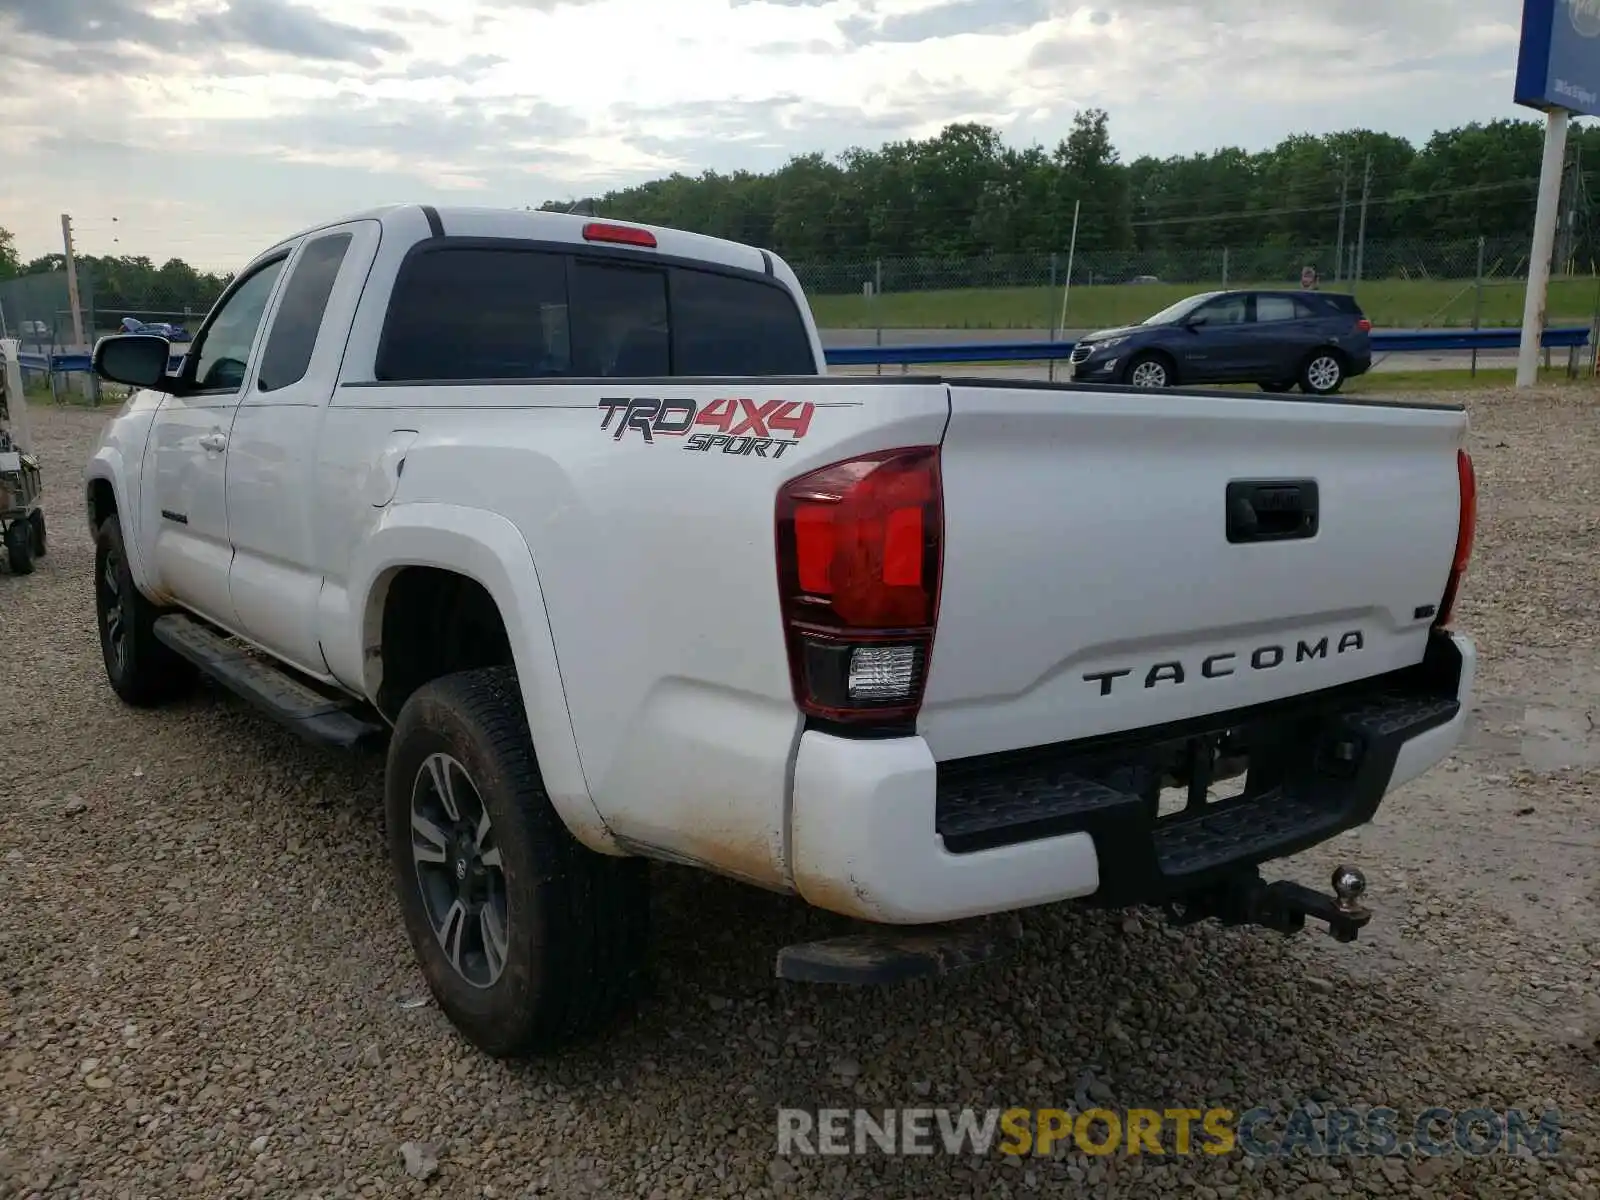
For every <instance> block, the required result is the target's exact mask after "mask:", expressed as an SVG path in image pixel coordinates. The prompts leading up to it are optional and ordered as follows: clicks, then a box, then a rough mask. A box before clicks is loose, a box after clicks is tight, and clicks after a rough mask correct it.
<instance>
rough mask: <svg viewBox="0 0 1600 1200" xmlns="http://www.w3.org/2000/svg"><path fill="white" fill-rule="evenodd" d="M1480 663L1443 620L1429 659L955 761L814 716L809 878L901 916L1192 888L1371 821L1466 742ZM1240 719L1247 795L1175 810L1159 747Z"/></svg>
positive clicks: (801, 855)
mask: <svg viewBox="0 0 1600 1200" xmlns="http://www.w3.org/2000/svg"><path fill="white" fill-rule="evenodd" d="M1475 665H1476V652H1475V649H1474V647H1473V644H1472V642H1471V641H1470V640H1469V639H1467V638H1465V637H1462V636H1460V635H1456V634H1452V635H1439V636H1437V637H1436V639H1435V641H1434V643H1433V645H1432V646H1431V647H1430V649H1429V652H1428V657H1427V660H1426V661H1425V662H1424V663H1423V664H1421V665H1419V666H1418V667H1414V668H1410V669H1408V670H1407V671H1404V672H1398V673H1396V674H1394V675H1392V676H1384V677H1380V678H1378V679H1374V680H1368V681H1365V683H1364V684H1362V685H1359V686H1356V687H1352V688H1344V689H1338V690H1336V691H1334V692H1329V693H1324V694H1319V695H1317V696H1313V697H1303V698H1300V699H1297V700H1295V701H1291V702H1285V703H1283V704H1280V705H1276V706H1272V707H1270V708H1266V709H1263V710H1261V711H1253V712H1247V713H1233V714H1221V715H1219V716H1218V717H1217V718H1215V719H1214V720H1212V721H1210V722H1200V723H1191V724H1190V725H1189V726H1187V727H1185V728H1182V729H1179V728H1176V727H1174V728H1170V729H1163V730H1159V731H1147V732H1146V733H1144V734H1141V735H1139V736H1137V737H1130V738H1127V739H1123V740H1122V741H1121V742H1120V743H1116V744H1112V743H1106V742H1100V743H1096V744H1086V743H1085V744H1074V743H1065V744H1062V745H1060V746H1051V747H1041V748H1039V749H1037V750H1030V751H1026V752H1021V753H1017V754H1009V755H990V756H985V757H984V758H981V759H969V760H964V761H961V762H953V763H936V762H935V761H934V759H933V756H932V754H931V753H930V751H929V749H928V746H927V744H926V743H925V742H924V741H923V740H922V739H921V738H919V737H910V738H890V739H883V740H856V739H849V738H840V737H835V736H832V735H829V734H824V733H820V732H817V731H815V730H807V731H806V732H805V733H804V734H803V735H802V737H801V742H800V749H799V753H798V756H797V758H796V762H795V773H794V806H793V812H792V824H791V835H792V855H793V857H792V861H793V863H794V875H795V885H796V888H797V890H798V891H799V893H800V895H801V896H802V897H803V898H804V899H805V900H806V901H808V902H809V903H811V904H813V905H816V906H817V907H819V908H825V909H829V910H832V911H834V912H839V913H843V914H845V915H847V916H853V917H858V918H861V919H864V920H870V921H878V922H884V923H889V924H922V923H931V922H939V921H951V920H958V919H962V918H966V917H974V916H980V915H983V914H986V913H995V912H1004V911H1009V910H1013V909H1019V908H1027V907H1031V906H1033V905H1038V904H1048V903H1052V902H1055V901H1059V900H1067V899H1074V898H1088V899H1090V900H1091V901H1092V902H1093V903H1098V904H1106V905H1119V906H1120V905H1128V904H1153V903H1159V902H1161V901H1163V900H1166V899H1169V898H1174V897H1177V896H1181V895H1184V894H1186V893H1189V892H1192V891H1196V890H1198V889H1201V888H1204V887H1206V886H1208V885H1209V884H1211V883H1214V882H1216V881H1217V880H1219V879H1222V878H1225V877H1226V876H1228V875H1229V874H1230V873H1231V872H1235V871H1238V870H1240V869H1242V868H1247V867H1252V866H1254V865H1256V864H1259V863H1262V862H1266V861H1269V860H1271V859H1275V858H1281V857H1284V856H1285V855H1289V854H1295V853H1298V852H1300V851H1301V850H1304V849H1306V848H1308V847H1310V846H1313V845H1316V844H1318V843H1319V842H1323V841H1326V840H1327V839H1328V838H1331V837H1334V836H1335V835H1337V834H1339V833H1342V832H1344V831H1345V830H1347V829H1351V828H1354V827H1355V826H1358V825H1361V824H1364V823H1366V822H1367V821H1370V820H1371V819H1372V817H1373V815H1374V814H1375V813H1376V811H1377V808H1378V805H1379V804H1380V803H1381V801H1382V799H1383V797H1384V795H1385V793H1387V792H1388V791H1389V790H1390V789H1392V788H1394V787H1398V786H1399V785H1401V784H1403V783H1406V782H1408V781H1409V780H1411V779H1414V778H1415V777H1416V776H1418V775H1420V774H1422V773H1423V772H1424V771H1426V770H1428V769H1429V768H1430V767H1432V766H1433V765H1434V764H1435V763H1437V762H1438V761H1439V760H1440V759H1442V758H1444V757H1445V756H1446V755H1448V754H1449V753H1450V751H1451V750H1452V749H1453V748H1454V747H1455V746H1456V744H1457V743H1458V742H1459V741H1460V739H1461V736H1462V733H1463V731H1464V729H1465V726H1466V720H1467V712H1468V708H1469V702H1470V698H1471V694H1472V684H1473V675H1474V669H1475ZM1224 728H1227V729H1232V730H1234V731H1235V732H1236V734H1237V735H1238V736H1241V737H1243V738H1244V739H1245V741H1246V744H1248V746H1249V747H1250V774H1249V776H1248V777H1247V783H1246V788H1245V791H1244V792H1243V794H1242V795H1240V796H1239V797H1237V798H1236V799H1232V800H1228V801H1222V802H1218V803H1215V804H1205V805H1203V806H1197V807H1195V808H1193V809H1190V810H1186V811H1184V812H1181V813H1178V814H1175V815H1172V816H1164V817H1158V816H1157V815H1156V810H1155V807H1154V805H1153V804H1152V802H1151V798H1152V795H1153V792H1152V786H1151V785H1152V777H1151V775H1150V774H1149V769H1148V767H1147V765H1146V764H1147V763H1148V762H1149V761H1151V756H1152V755H1153V754H1156V753H1158V752H1161V751H1163V750H1164V749H1170V748H1171V747H1172V746H1173V745H1174V744H1178V743H1183V744H1187V743H1189V742H1190V741H1191V740H1192V739H1197V738H1198V739H1203V738H1206V737H1210V736H1212V735H1213V734H1215V733H1217V732H1219V731H1220V730H1222V729H1224Z"/></svg>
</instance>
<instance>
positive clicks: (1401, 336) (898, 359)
mask: <svg viewBox="0 0 1600 1200" xmlns="http://www.w3.org/2000/svg"><path fill="white" fill-rule="evenodd" d="M1371 337H1372V352H1373V353H1374V354H1408V353H1420V352H1423V351H1428V350H1435V351H1437V350H1515V349H1516V348H1517V347H1518V346H1520V345H1521V344H1522V331H1521V330H1520V329H1479V330H1476V331H1474V330H1471V329H1459V330H1457V329H1446V330H1439V331H1423V332H1407V333H1374V334H1372V335H1371ZM1540 344H1541V345H1543V346H1545V347H1546V348H1547V349H1551V350H1558V349H1577V348H1578V347H1580V346H1587V345H1588V344H1589V327H1588V326H1587V325H1574V326H1569V327H1567V328H1563V329H1546V330H1545V331H1544V337H1543V338H1542V339H1541V340H1540ZM1074 345H1076V343H1075V342H983V343H978V342H975V343H972V344H970V345H967V344H963V345H944V346H934V345H928V346H835V347H832V348H831V349H827V350H825V351H824V352H823V353H824V355H825V356H826V358H827V360H828V365H829V366H835V367H873V366H900V365H903V364H906V363H963V362H1046V361H1061V360H1065V359H1068V358H1070V357H1072V347H1073V346H1074Z"/></svg>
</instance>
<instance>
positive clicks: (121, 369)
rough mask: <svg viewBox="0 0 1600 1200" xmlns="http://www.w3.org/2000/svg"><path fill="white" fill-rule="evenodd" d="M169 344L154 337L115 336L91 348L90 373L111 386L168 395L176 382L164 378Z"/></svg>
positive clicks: (136, 334)
mask: <svg viewBox="0 0 1600 1200" xmlns="http://www.w3.org/2000/svg"><path fill="white" fill-rule="evenodd" d="M171 358H172V343H170V342H168V341H167V339H166V338H164V337H161V336H160V335H159V334H154V333H117V334H112V335H111V336H109V337H103V338H101V339H100V340H99V341H98V342H96V343H95V344H94V355H93V357H92V359H91V360H90V361H91V363H92V365H93V367H94V373H95V374H96V375H98V376H100V378H101V379H108V380H110V381H111V382H112V383H126V384H128V385H129V386H131V387H137V388H154V389H156V390H157V391H161V392H170V391H171V390H172V388H173V384H174V383H175V382H176V381H175V380H174V379H173V378H172V377H171V376H170V375H168V374H167V363H168V362H169V361H170V360H171Z"/></svg>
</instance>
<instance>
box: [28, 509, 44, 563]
mask: <svg viewBox="0 0 1600 1200" xmlns="http://www.w3.org/2000/svg"><path fill="white" fill-rule="evenodd" d="M28 524H29V525H31V526H32V527H33V556H34V557H35V558H43V557H44V556H45V554H46V553H47V552H48V547H47V546H46V545H45V538H44V513H42V512H40V511H39V510H38V509H37V508H36V509H34V510H33V511H32V512H31V513H29V514H28Z"/></svg>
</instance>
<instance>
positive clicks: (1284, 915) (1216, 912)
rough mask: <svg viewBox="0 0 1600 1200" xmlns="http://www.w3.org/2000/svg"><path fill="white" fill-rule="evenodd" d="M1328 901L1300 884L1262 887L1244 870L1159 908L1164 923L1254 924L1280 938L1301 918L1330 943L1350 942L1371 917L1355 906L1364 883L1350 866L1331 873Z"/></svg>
mask: <svg viewBox="0 0 1600 1200" xmlns="http://www.w3.org/2000/svg"><path fill="white" fill-rule="evenodd" d="M1332 883H1333V892H1334V894H1333V895H1332V896H1329V895H1327V894H1326V893H1324V892H1319V891H1317V890H1316V889H1314V888H1308V887H1306V886H1304V885H1303V884H1299V883H1291V882H1290V881H1288V880H1279V881H1278V882H1277V883H1267V882H1266V881H1265V880H1263V879H1262V878H1261V872H1260V871H1259V870H1258V869H1257V868H1255V867H1250V868H1248V869H1247V870H1242V871H1239V872H1237V873H1235V874H1233V875H1230V876H1228V877H1227V878H1226V879H1224V880H1222V881H1221V882H1220V883H1216V884H1213V885H1212V886H1210V887H1207V888H1202V889H1200V890H1198V891H1194V892H1190V893H1188V894H1186V895H1184V896H1182V897H1179V898H1177V899H1175V900H1169V901H1167V902H1166V904H1165V905H1164V908H1165V911H1166V914H1167V921H1168V922H1169V923H1170V924H1173V925H1193V924H1195V923H1196V922H1197V921H1204V920H1207V919H1211V920H1215V921H1218V922H1220V923H1221V924H1223V925H1260V926H1262V927H1264V928H1266V929H1271V930H1275V931H1276V932H1278V933H1282V934H1293V933H1299V932H1300V931H1301V930H1303V929H1304V928H1305V924H1306V918H1307V917H1311V918H1313V919H1315V920H1318V921H1322V922H1324V923H1325V924H1326V925H1327V926H1328V932H1329V934H1331V935H1332V937H1333V938H1334V940H1335V941H1340V942H1353V941H1355V940H1356V937H1357V936H1358V935H1359V934H1360V932H1361V930H1362V928H1363V927H1365V926H1366V924H1367V922H1369V921H1370V920H1372V914H1371V913H1370V912H1369V911H1368V910H1367V909H1365V908H1363V907H1362V906H1361V904H1360V903H1359V901H1360V899H1361V896H1362V894H1363V893H1364V892H1365V891H1366V890H1367V879H1366V876H1364V875H1363V874H1362V873H1361V872H1360V871H1358V870H1357V869H1356V868H1355V867H1343V866H1342V867H1339V868H1338V869H1337V870H1335V871H1334V873H1333V880H1332Z"/></svg>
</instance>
